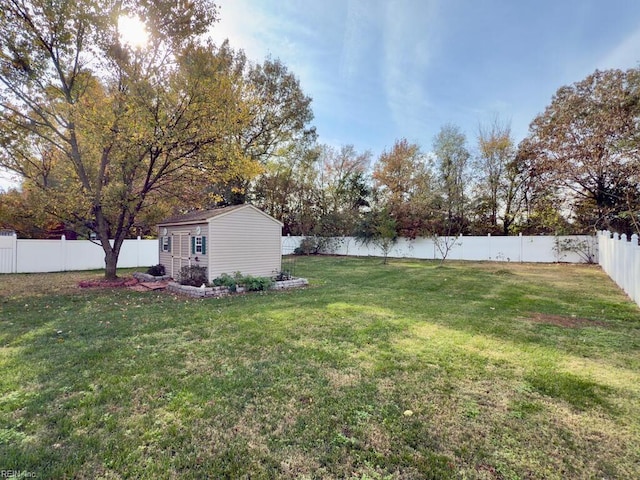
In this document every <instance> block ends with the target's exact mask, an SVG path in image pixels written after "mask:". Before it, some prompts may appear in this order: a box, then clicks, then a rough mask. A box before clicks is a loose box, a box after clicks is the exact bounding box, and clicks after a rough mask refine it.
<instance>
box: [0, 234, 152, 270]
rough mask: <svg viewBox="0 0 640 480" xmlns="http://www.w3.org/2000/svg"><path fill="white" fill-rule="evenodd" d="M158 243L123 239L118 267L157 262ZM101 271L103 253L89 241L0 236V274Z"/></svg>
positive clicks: (141, 265)
mask: <svg viewBox="0 0 640 480" xmlns="http://www.w3.org/2000/svg"><path fill="white" fill-rule="evenodd" d="M158 261H159V260H158V241H157V240H142V239H141V238H140V237H138V238H137V239H136V240H125V241H124V244H123V245H122V249H121V250H120V257H119V258H118V267H119V268H127V267H148V266H151V265H156V264H157V263H158ZM100 268H104V251H103V250H102V247H101V246H100V245H97V244H95V243H93V242H91V241H89V240H66V239H65V237H64V236H63V237H62V238H61V239H60V240H23V239H18V238H16V235H15V234H14V233H11V234H10V235H7V234H4V235H0V273H35V272H64V271H68V270H93V269H100Z"/></svg>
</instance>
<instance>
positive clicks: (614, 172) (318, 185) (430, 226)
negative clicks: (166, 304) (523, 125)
mask: <svg viewBox="0 0 640 480" xmlns="http://www.w3.org/2000/svg"><path fill="white" fill-rule="evenodd" d="M639 87H640V71H639V70H638V69H631V70H628V71H621V70H608V71H596V72H595V73H593V74H592V75H589V76H588V77H587V78H586V79H584V80H583V81H581V82H578V83H575V84H573V85H571V86H565V87H562V88H560V89H559V90H558V92H557V93H556V94H555V95H554V97H553V99H552V102H551V104H550V105H549V106H548V107H547V108H546V110H545V111H544V112H543V113H542V114H540V115H538V116H537V117H536V118H535V119H534V120H533V122H532V123H531V126H530V133H529V135H528V136H527V138H525V139H524V140H523V141H522V142H520V143H519V145H516V144H515V142H514V139H513V137H512V134H511V131H510V127H509V125H508V124H506V123H501V122H500V121H499V120H498V119H495V120H494V121H493V122H492V123H490V124H486V125H481V126H480V127H479V129H478V132H477V134H476V135H475V137H474V138H472V139H470V140H469V139H467V138H466V136H465V134H464V133H463V132H461V131H460V129H459V128H458V127H456V126H455V125H445V126H443V127H442V128H441V129H440V132H439V133H438V135H437V136H436V137H435V138H434V139H433V142H432V144H431V145H428V146H422V145H418V144H415V143H412V142H409V141H407V140H406V139H400V140H397V141H396V142H395V144H394V145H393V146H392V147H391V148H389V149H388V150H385V151H384V152H382V154H380V156H379V157H378V158H373V157H372V155H371V153H370V152H367V151H365V152H358V151H356V150H355V149H354V147H353V146H343V147H341V148H332V147H329V146H326V145H316V144H314V143H309V144H301V145H297V148H296V149H294V150H292V151H290V152H288V154H287V155H283V156H279V157H273V158H272V159H271V160H270V161H269V162H268V163H267V164H266V165H265V171H264V173H263V174H262V175H261V176H260V177H258V178H257V179H256V181H255V182H253V183H252V185H251V188H250V189H249V191H248V195H247V197H248V199H249V200H250V201H252V202H253V203H255V204H256V205H257V206H259V207H261V208H263V209H264V210H266V211H267V212H269V213H270V214H271V215H273V216H275V217H276V218H279V219H280V220H282V222H284V224H285V226H286V227H285V228H286V231H287V232H288V233H291V234H292V235H318V236H335V235H357V236H360V237H361V238H368V237H371V236H376V235H382V236H386V237H392V236H394V235H397V236H402V237H408V238H414V237H417V236H436V235H438V236H444V235H458V234H464V235H486V234H488V233H491V234H493V235H510V234H518V233H523V234H529V235H531V234H585V233H586V234H588V233H593V232H594V231H596V230H600V229H610V230H615V231H617V232H621V233H623V232H624V233H627V234H631V233H634V232H635V233H640V228H639V223H640V222H639V220H640V157H639V155H638V153H639V147H640V88H639ZM381 232H382V233H381Z"/></svg>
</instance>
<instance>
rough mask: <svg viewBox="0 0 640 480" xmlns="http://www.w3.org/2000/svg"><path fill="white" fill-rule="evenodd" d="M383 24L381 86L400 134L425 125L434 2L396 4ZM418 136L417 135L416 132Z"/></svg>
mask: <svg viewBox="0 0 640 480" xmlns="http://www.w3.org/2000/svg"><path fill="white" fill-rule="evenodd" d="M385 20H386V21H385V24H384V31H383V36H384V67H383V69H384V73H383V75H384V84H385V93H386V100H387V105H388V108H389V110H390V112H391V116H392V119H393V121H394V123H395V124H396V126H398V127H400V129H401V130H405V129H407V128H408V127H413V128H414V129H415V125H416V120H418V119H422V120H421V121H420V120H418V125H419V124H420V123H422V122H424V119H425V116H426V112H425V109H427V108H428V106H429V103H430V102H429V98H428V94H427V91H426V86H427V85H426V73H427V67H428V66H429V61H430V59H431V56H432V53H433V48H434V44H435V35H434V31H435V23H436V21H437V2H436V1H435V0H429V1H425V2H420V3H416V2H411V1H408V0H396V1H393V2H390V3H388V4H387V9H386V12H385ZM416 133H417V132H416Z"/></svg>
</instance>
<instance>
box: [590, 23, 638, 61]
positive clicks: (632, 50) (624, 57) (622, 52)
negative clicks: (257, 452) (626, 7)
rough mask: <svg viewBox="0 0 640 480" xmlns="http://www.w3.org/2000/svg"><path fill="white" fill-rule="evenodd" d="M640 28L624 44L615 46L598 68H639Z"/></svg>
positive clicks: (628, 36)
mask: <svg viewBox="0 0 640 480" xmlns="http://www.w3.org/2000/svg"><path fill="white" fill-rule="evenodd" d="M638 52H640V26H638V28H637V29H636V30H634V31H633V32H631V33H630V34H629V35H627V37H625V39H624V40H622V42H620V43H619V44H618V45H616V46H615V48H613V49H612V50H611V51H610V52H609V53H608V54H607V55H606V56H605V57H604V58H603V59H602V60H601V61H600V62H599V63H598V65H597V68H600V69H607V68H620V69H623V70H624V69H627V68H633V67H637V66H638V61H639V60H640V57H639V56H638Z"/></svg>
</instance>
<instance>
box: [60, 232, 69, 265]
mask: <svg viewBox="0 0 640 480" xmlns="http://www.w3.org/2000/svg"><path fill="white" fill-rule="evenodd" d="M60 251H61V252H62V255H61V256H60V257H61V258H60V260H61V261H62V265H60V266H61V267H62V268H61V269H60V271H61V272H66V271H67V270H68V268H67V237H66V236H65V235H62V236H61V237H60Z"/></svg>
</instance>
